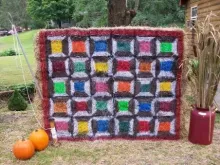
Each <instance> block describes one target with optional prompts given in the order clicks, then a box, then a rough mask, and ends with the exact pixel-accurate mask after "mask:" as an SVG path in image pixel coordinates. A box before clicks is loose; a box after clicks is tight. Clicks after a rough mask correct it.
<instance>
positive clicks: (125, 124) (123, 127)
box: [119, 121, 129, 133]
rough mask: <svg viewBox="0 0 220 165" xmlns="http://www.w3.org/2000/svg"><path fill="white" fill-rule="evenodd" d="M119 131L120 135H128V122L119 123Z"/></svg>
mask: <svg viewBox="0 0 220 165" xmlns="http://www.w3.org/2000/svg"><path fill="white" fill-rule="evenodd" d="M119 131H120V132H121V133H128V132H129V121H120V122H119Z"/></svg>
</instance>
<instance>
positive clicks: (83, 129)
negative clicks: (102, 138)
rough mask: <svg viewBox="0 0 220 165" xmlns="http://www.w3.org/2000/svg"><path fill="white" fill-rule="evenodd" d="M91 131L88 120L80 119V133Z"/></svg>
mask: <svg viewBox="0 0 220 165" xmlns="http://www.w3.org/2000/svg"><path fill="white" fill-rule="evenodd" d="M88 132H89V126H88V122H87V121H79V122H78V133H79V134H87V133H88Z"/></svg>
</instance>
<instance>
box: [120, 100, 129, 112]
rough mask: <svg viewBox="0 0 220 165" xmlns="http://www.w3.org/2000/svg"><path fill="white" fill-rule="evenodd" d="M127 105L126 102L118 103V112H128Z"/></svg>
mask: <svg viewBox="0 0 220 165" xmlns="http://www.w3.org/2000/svg"><path fill="white" fill-rule="evenodd" d="M128 107H129V103H128V101H119V102H118V110H119V111H128Z"/></svg>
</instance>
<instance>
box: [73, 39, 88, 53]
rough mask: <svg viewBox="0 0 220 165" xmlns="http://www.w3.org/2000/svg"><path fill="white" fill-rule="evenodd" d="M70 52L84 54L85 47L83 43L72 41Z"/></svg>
mask: <svg viewBox="0 0 220 165" xmlns="http://www.w3.org/2000/svg"><path fill="white" fill-rule="evenodd" d="M72 52H74V53H85V52H86V45H85V42H84V41H73V42H72Z"/></svg>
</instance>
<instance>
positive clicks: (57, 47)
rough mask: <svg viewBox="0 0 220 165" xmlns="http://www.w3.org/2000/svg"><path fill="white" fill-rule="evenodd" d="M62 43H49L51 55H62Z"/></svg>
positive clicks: (57, 41)
mask: <svg viewBox="0 0 220 165" xmlns="http://www.w3.org/2000/svg"><path fill="white" fill-rule="evenodd" d="M62 50H63V48H62V41H60V40H54V41H51V51H52V53H53V54H56V53H62Z"/></svg>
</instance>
